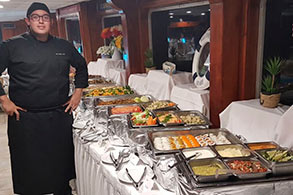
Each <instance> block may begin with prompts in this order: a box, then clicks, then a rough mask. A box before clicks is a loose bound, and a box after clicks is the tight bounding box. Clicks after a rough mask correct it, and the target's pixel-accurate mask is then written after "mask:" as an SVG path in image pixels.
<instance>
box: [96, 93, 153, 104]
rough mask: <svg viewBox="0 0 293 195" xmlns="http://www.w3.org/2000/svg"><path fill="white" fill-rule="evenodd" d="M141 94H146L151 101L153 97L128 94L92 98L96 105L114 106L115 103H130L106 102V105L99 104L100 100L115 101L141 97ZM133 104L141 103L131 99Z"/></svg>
mask: <svg viewBox="0 0 293 195" xmlns="http://www.w3.org/2000/svg"><path fill="white" fill-rule="evenodd" d="M142 96H147V97H148V98H149V99H150V101H152V100H153V99H154V98H153V97H152V96H151V95H137V94H128V96H126V95H123V96H110V97H107V96H103V97H98V98H95V100H94V104H95V106H96V107H104V106H116V105H126V104H130V103H122V104H107V105H99V103H100V102H109V101H115V100H125V99H134V98H136V97H139V98H140V97H142ZM133 104H142V103H140V102H135V101H134V100H133Z"/></svg>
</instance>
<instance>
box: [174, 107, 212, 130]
mask: <svg viewBox="0 0 293 195" xmlns="http://www.w3.org/2000/svg"><path fill="white" fill-rule="evenodd" d="M176 114H177V116H179V118H180V119H181V120H182V122H183V123H184V125H186V126H202V127H203V128H208V126H209V125H211V123H210V121H209V120H208V119H207V117H205V116H204V115H203V114H202V113H201V112H199V111H197V110H186V111H183V110H178V111H176ZM188 116H190V117H188ZM186 117H188V118H186ZM194 118H196V119H194ZM193 120H194V121H193Z"/></svg>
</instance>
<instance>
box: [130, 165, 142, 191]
mask: <svg viewBox="0 0 293 195" xmlns="http://www.w3.org/2000/svg"><path fill="white" fill-rule="evenodd" d="M125 170H126V174H127V176H128V178H129V179H130V180H131V181H132V183H133V186H134V187H135V189H137V190H139V187H140V185H141V184H142V181H141V180H142V178H143V177H144V175H145V172H146V167H144V170H143V174H142V176H141V178H140V179H139V181H138V182H136V181H135V180H134V179H133V177H132V176H131V175H130V173H129V170H128V168H126V169H125Z"/></svg>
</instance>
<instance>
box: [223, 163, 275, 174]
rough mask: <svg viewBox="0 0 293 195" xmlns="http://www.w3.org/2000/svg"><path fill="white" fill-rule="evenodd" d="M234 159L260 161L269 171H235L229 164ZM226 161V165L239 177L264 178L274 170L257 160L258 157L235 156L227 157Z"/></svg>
mask: <svg viewBox="0 0 293 195" xmlns="http://www.w3.org/2000/svg"><path fill="white" fill-rule="evenodd" d="M234 160H239V161H252V162H259V163H260V164H261V166H262V167H263V168H266V169H267V171H266V172H261V173H259V172H256V173H255V172H253V173H241V172H240V171H235V172H234V171H233V169H232V168H231V167H230V166H229V165H228V163H230V162H233V161H234ZM224 163H225V164H226V166H227V167H228V168H229V169H230V170H232V173H233V175H235V176H236V177H238V178H239V179H258V178H264V177H266V176H267V175H268V174H269V173H271V172H272V171H271V170H270V168H269V167H268V166H267V165H265V164H264V163H263V162H261V161H259V160H257V159H256V158H233V159H225V160H224Z"/></svg>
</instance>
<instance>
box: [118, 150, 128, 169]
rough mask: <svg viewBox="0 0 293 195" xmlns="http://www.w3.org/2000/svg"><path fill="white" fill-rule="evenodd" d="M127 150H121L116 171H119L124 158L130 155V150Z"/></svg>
mask: <svg viewBox="0 0 293 195" xmlns="http://www.w3.org/2000/svg"><path fill="white" fill-rule="evenodd" d="M125 151H127V150H125V149H123V150H122V151H121V152H119V156H118V160H117V166H116V171H118V170H119V169H120V167H121V165H122V164H123V160H124V158H127V157H128V156H129V155H130V152H125Z"/></svg>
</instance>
